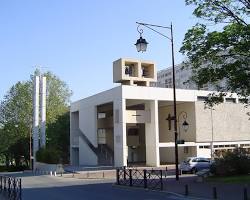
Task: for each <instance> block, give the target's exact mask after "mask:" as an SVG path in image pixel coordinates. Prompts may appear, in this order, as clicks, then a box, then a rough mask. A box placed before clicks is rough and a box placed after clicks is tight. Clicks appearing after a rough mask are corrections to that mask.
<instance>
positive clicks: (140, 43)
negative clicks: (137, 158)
mask: <svg viewBox="0 0 250 200" xmlns="http://www.w3.org/2000/svg"><path fill="white" fill-rule="evenodd" d="M136 23H137V24H138V27H137V30H138V32H139V33H140V38H139V39H138V40H137V42H136V44H135V45H136V49H137V51H138V52H144V51H146V50H147V44H148V43H147V41H146V40H145V39H144V38H142V33H143V30H142V29H139V26H144V27H146V28H148V29H150V30H152V31H154V32H155V33H158V34H159V35H161V36H163V37H165V38H167V39H169V40H170V41H171V50H172V68H173V69H172V70H173V98H174V116H172V117H171V120H174V142H175V176H176V180H179V167H178V163H179V158H178V143H177V139H178V133H177V117H176V90H175V67H174V39H173V26H172V23H171V25H170V27H168V26H159V25H155V24H146V23H142V22H136ZM153 27H157V28H162V29H168V30H170V35H171V36H170V37H169V36H166V35H164V34H162V33H161V32H159V31H157V30H155V29H154V28H153Z"/></svg>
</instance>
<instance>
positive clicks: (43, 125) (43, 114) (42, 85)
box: [40, 76, 46, 147]
mask: <svg viewBox="0 0 250 200" xmlns="http://www.w3.org/2000/svg"><path fill="white" fill-rule="evenodd" d="M40 94H41V100H40V110H41V135H40V138H41V139H40V146H41V147H45V145H46V134H45V131H46V77H44V76H41V77H40Z"/></svg>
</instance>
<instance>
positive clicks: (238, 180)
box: [206, 175, 250, 184]
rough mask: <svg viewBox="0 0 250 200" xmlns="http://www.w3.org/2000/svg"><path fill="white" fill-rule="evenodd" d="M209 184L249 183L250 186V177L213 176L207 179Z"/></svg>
mask: <svg viewBox="0 0 250 200" xmlns="http://www.w3.org/2000/svg"><path fill="white" fill-rule="evenodd" d="M206 181H208V182H221V183H248V184H250V175H238V176H225V177H221V176H211V177H207V178H206Z"/></svg>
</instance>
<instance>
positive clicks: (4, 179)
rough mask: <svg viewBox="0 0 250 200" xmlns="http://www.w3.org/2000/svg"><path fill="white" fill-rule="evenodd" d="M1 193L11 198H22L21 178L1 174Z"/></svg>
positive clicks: (20, 199)
mask: <svg viewBox="0 0 250 200" xmlns="http://www.w3.org/2000/svg"><path fill="white" fill-rule="evenodd" d="M0 195H2V196H5V197H6V198H7V199H10V200H22V180H21V178H15V177H8V176H0Z"/></svg>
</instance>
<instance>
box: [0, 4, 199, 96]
mask: <svg viewBox="0 0 250 200" xmlns="http://www.w3.org/2000/svg"><path fill="white" fill-rule="evenodd" d="M192 10H193V8H192V7H190V6H185V2H184V0H154V1H153V0H147V1H145V0H126V1H118V0H106V1H101V0H40V1H39V0H22V1H20V0H8V1H0V26H1V27H0V30H1V31H0V100H2V98H3V96H4V94H6V92H7V91H8V89H9V88H10V87H11V86H12V85H13V84H15V83H16V82H17V81H23V80H27V79H29V76H30V74H32V73H33V72H34V69H35V67H34V66H42V67H44V68H43V70H50V71H52V72H53V73H54V74H56V75H57V76H59V77H60V78H61V79H62V80H64V81H65V82H66V83H67V84H68V85H69V87H70V89H71V90H72V91H73V96H72V98H71V99H72V101H75V100H78V99H80V98H84V97H87V96H90V95H93V94H95V93H97V92H101V91H103V90H106V89H109V88H111V87H114V86H115V84H113V80H112V75H113V74H112V62H113V61H114V60H116V59H119V58H121V57H125V58H138V59H147V60H153V61H155V62H156V63H157V69H158V70H160V69H163V68H165V67H167V66H170V65H171V49H170V47H171V46H170V42H169V41H168V40H167V39H165V38H163V37H161V36H160V35H157V34H155V33H154V32H152V31H150V30H147V29H144V33H143V37H144V38H146V39H147V41H148V42H149V46H148V50H147V52H145V53H138V52H137V51H136V49H135V46H134V43H135V42H136V40H137V39H138V37H139V34H138V32H137V29H136V28H137V26H136V23H135V22H136V21H139V22H145V23H153V24H159V25H164V26H169V25H170V23H171V21H172V22H173V25H174V40H175V58H176V59H175V60H176V61H175V62H176V63H180V62H181V61H183V60H184V57H183V55H181V54H180V53H179V52H178V51H179V48H180V47H181V43H182V40H183V38H184V34H185V32H186V31H187V30H188V28H190V27H191V26H192V25H194V24H195V23H197V22H198V21H197V19H196V18H195V17H194V16H192ZM162 31H168V30H162ZM166 34H169V32H166Z"/></svg>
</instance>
